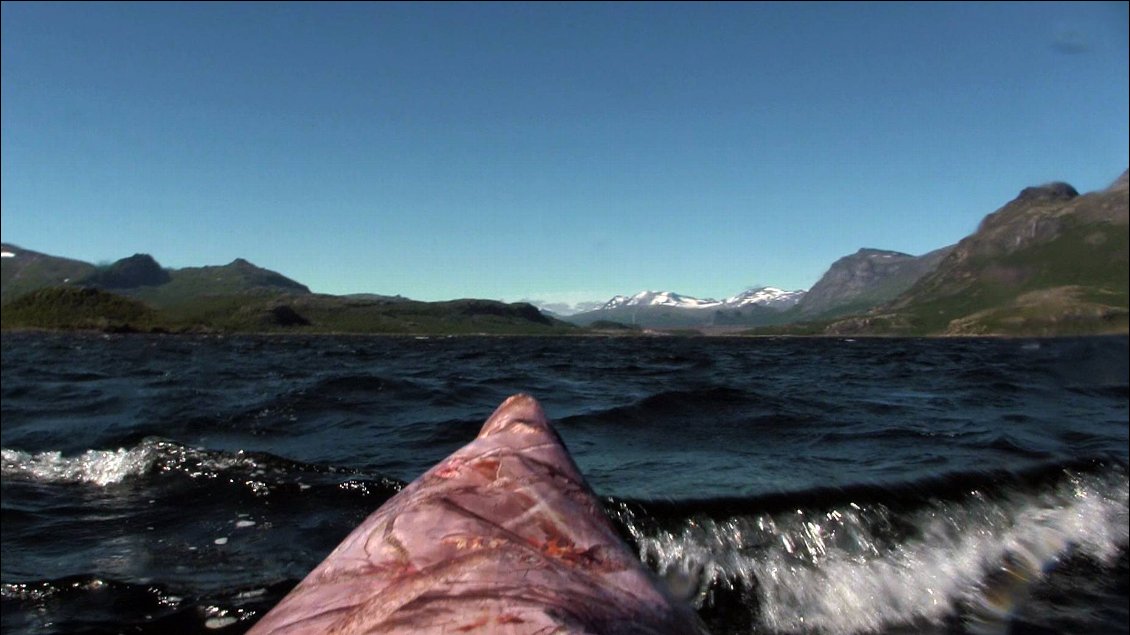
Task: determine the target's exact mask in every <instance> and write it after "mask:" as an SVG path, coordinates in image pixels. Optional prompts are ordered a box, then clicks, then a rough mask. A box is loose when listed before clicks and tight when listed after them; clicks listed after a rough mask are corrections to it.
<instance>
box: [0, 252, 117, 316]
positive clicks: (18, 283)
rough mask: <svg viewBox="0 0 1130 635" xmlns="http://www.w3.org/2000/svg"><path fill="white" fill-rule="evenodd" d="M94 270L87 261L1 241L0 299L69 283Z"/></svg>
mask: <svg viewBox="0 0 1130 635" xmlns="http://www.w3.org/2000/svg"><path fill="white" fill-rule="evenodd" d="M96 271H97V268H96V267H95V266H94V265H92V264H90V263H87V262H82V261H80V260H71V259H70V258H59V257H57V256H49V255H47V254H42V253H39V252H38V251H32V250H30V249H24V248H22V247H17V246H16V245H11V244H8V243H3V244H0V302H4V303H6V302H8V301H9V300H12V299H15V298H17V297H19V296H21V295H23V294H25V293H29V292H31V291H35V290H36V289H43V288H46V287H53V286H58V285H63V284H70V283H71V282H73V281H75V280H82V279H85V278H87V277H90V276H91V275H94V274H95V273H96Z"/></svg>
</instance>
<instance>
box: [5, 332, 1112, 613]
mask: <svg viewBox="0 0 1130 635" xmlns="http://www.w3.org/2000/svg"><path fill="white" fill-rule="evenodd" d="M2 345H3V356H2V362H3V400H2V402H3V420H2V446H3V481H2V483H3V489H2V493H3V526H2V529H3V531H2V536H3V539H2V558H0V577H2V583H3V597H2V602H3V607H2V608H3V631H4V632H5V633H196V632H222V633H234V632H242V631H244V630H246V629H247V628H249V627H250V626H251V624H253V623H254V621H255V620H256V619H257V618H258V617H259V616H261V615H262V614H263V613H264V612H265V611H266V610H268V609H269V608H270V607H271V606H273V605H274V604H275V603H276V602H277V601H278V600H279V599H281V597H282V596H283V595H285V593H286V592H287V591H289V589H290V588H291V587H293V586H294V585H295V584H296V583H297V582H298V581H299V580H300V579H301V578H302V577H303V576H304V575H305V574H306V573H307V572H308V571H309V570H310V569H311V568H313V567H314V565H316V564H317V563H318V562H319V561H320V560H321V559H322V558H323V557H324V556H325V555H326V554H327V553H328V552H329V551H330V550H331V549H332V548H333V547H334V546H335V545H336V544H337V543H338V542H339V541H340V540H341V539H342V538H343V537H344V536H345V535H346V534H347V533H348V532H349V531H350V530H351V529H352V528H353V527H354V526H355V525H356V524H357V523H359V522H360V521H361V520H362V519H363V518H364V517H365V516H367V515H368V514H369V513H370V512H371V511H372V510H374V509H376V508H377V507H378V506H379V505H380V504H381V503H382V502H383V501H385V500H386V499H387V498H388V497H389V496H391V495H392V494H393V493H395V492H396V491H397V490H398V489H399V488H400V487H401V486H402V485H403V483H404V482H406V481H408V480H411V479H413V478H415V477H416V476H418V475H419V474H420V473H422V472H423V471H424V470H425V469H427V468H428V467H430V466H431V465H433V464H434V463H436V462H437V461H439V460H440V459H442V458H443V457H444V456H446V455H447V454H448V453H450V452H451V451H453V450H454V449H456V448H457V447H459V446H461V445H463V444H464V443H466V442H467V441H469V440H470V439H472V438H473V437H474V436H475V434H476V432H477V431H478V428H479V427H480V425H481V424H482V422H483V420H484V419H485V418H486V417H487V416H488V415H489V414H490V413H491V411H492V410H493V409H494V408H495V407H496V406H497V405H498V403H499V402H501V401H502V399H504V398H505V397H506V396H507V395H509V394H511V393H514V392H519V391H525V392H529V393H531V394H533V395H535V396H536V397H538V398H539V399H540V400H541V401H542V403H543V405H544V406H545V408H546V410H547V412H548V413H549V415H550V416H551V417H552V418H553V419H554V420H555V422H556V424H557V427H558V429H559V431H560V432H561V435H562V436H563V437H564V439H565V441H566V443H567V444H568V446H569V448H570V450H571V451H572V452H573V455H574V457H575V458H576V460H577V463H578V464H579V465H580V467H581V469H582V471H583V472H584V473H585V474H586V476H587V477H588V479H589V482H590V484H591V485H592V486H593V488H594V489H595V490H596V491H597V493H598V494H599V495H601V496H603V497H606V499H605V500H606V505H607V509H608V511H609V513H610V515H611V516H612V517H613V519H614V520H615V521H616V523H617V524H618V526H619V528H620V529H621V531H622V533H623V534H624V536H625V538H626V539H627V540H628V541H629V542H630V543H631V544H632V545H633V546H634V547H635V548H636V549H637V551H638V552H639V553H640V555H641V557H642V558H643V559H644V560H645V562H647V563H648V564H649V565H650V566H651V567H653V568H655V569H656V570H658V571H660V572H662V573H670V572H673V571H684V572H687V575H686V576H684V581H685V582H689V586H688V590H689V592H690V593H691V595H692V596H693V597H692V601H694V602H695V603H696V606H698V607H699V609H700V612H701V614H702V615H703V617H704V619H705V620H706V622H707V623H708V624H709V625H710V627H711V629H712V631H713V632H715V633H746V632H758V633H796V632H822V633H865V632H882V633H902V632H906V633H914V632H923V631H930V632H944V633H951V632H952V633H959V632H1008V631H1009V630H1011V632H1015V633H1106V632H1116V633H1126V632H1128V631H1130V627H1128V626H1127V624H1128V620H1130V617H1128V613H1127V600H1128V598H1130V592H1128V578H1130V574H1128V565H1127V560H1128V559H1127V542H1128V520H1127V519H1128V511H1127V509H1128V504H1127V499H1128V476H1127V474H1128V472H1127V462H1128V450H1127V420H1128V401H1130V399H1128V394H1130V391H1128V385H1127V373H1128V368H1127V366H1128V363H1127V362H1128V349H1127V338H1125V337H1119V338H1094V339H1065V340H1039V341H1038V340H980V339H978V340H859V341H852V340H834V339H815V340H810V339H745V340H743V339H722V338H719V339H705V338H698V339H674V338H654V339H598V338H592V339H587V338H577V339H574V338H454V339H416V338H349V337H315V338H285V337H269V338H267V337H228V338H203V337H201V338H196V337H158V336H154V337H149V336H114V337H108V336H71V335H67V336H62V335H26V334H21V335H5V336H3V340H2Z"/></svg>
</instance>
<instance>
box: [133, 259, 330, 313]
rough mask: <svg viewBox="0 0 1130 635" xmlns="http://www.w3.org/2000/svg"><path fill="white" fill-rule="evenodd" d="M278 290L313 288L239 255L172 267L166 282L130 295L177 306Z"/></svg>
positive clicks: (295, 291)
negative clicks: (228, 259) (210, 262)
mask: <svg viewBox="0 0 1130 635" xmlns="http://www.w3.org/2000/svg"><path fill="white" fill-rule="evenodd" d="M119 262H121V261H119ZM116 264H117V263H115V265H116ZM112 266H113V265H112ZM278 293H285V294H298V295H306V294H309V293H310V289H309V288H307V286H306V285H304V284H302V283H299V282H295V281H294V280H291V279H290V278H288V277H286V276H284V275H282V274H281V273H278V272H276V271H271V270H270V269H264V268H262V267H258V266H256V265H254V264H252V263H250V262H248V261H246V260H244V259H243V258H236V259H235V260H233V261H231V262H230V263H228V264H226V265H218V266H206V267H184V268H183V269H170V270H169V279H168V281H167V282H165V283H164V284H160V285H156V286H150V287H137V288H133V289H131V290H129V292H128V295H132V296H134V297H137V298H140V299H142V300H145V301H146V302H149V303H151V304H153V305H155V306H173V305H179V304H184V303H192V302H197V301H198V300H199V298H201V297H203V296H225V295H248V294H252V295H254V294H259V295H264V294H265V295H272V294H278Z"/></svg>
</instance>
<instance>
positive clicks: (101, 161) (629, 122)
mask: <svg viewBox="0 0 1130 635" xmlns="http://www.w3.org/2000/svg"><path fill="white" fill-rule="evenodd" d="M1127 6H1128V4H1127V3H1126V2H1115V3H1074V2H1072V3H1042V2H1041V3H1011V2H1010V3H1001V4H984V3H954V4H899V3H874V4H847V3H833V4H821V3H797V4H791V3H783V4H777V3H766V4H762V3H756V4H741V3H720V4H710V3H689V4H680V3H662V4H646V3H625V4H588V3H576V4H574V3H565V4H555V3H540V2H539V3H530V4H524V3H504V4H491V3H459V4H431V3H410V4H398V3H374V4H367V3H351V4H330V3H318V4H290V3H285V4H272V3H253V4H219V3H187V4H179V3H178V4H164V3H134V4H95V3H69V4H54V3H20V2H15V3H12V2H5V3H4V4H3V5H2V12H3V15H2V21H0V25H2V26H0V28H2V38H0V46H2V58H0V65H2V92H0V97H2V112H0V118H2V155H0V158H2V166H0V168H2V187H0V214H2V239H3V241H4V242H8V243H14V244H17V245H19V246H21V247H24V248H27V249H32V250H36V251H41V252H45V253H49V254H52V255H58V256H65V257H70V258H77V259H81V260H86V261H89V262H95V263H98V262H109V261H113V260H116V259H118V258H122V257H126V256H129V255H132V254H134V253H136V252H143V253H149V254H151V255H153V256H154V257H155V258H156V259H157V260H158V262H160V263H161V264H162V265H164V266H166V267H186V266H201V265H216V264H225V263H227V262H230V261H231V260H233V259H235V258H237V257H242V258H245V259H247V260H250V261H251V262H253V263H255V264H257V265H259V266H262V267H266V268H268V269H273V270H275V271H279V272H280V273H283V274H284V275H286V276H288V277H291V278H293V279H295V280H298V281H299V282H302V283H304V284H306V285H308V286H309V287H310V288H311V289H312V290H314V291H317V292H323V293H333V294H346V293H362V292H372V293H382V294H400V295H404V296H407V297H411V298H415V299H420V300H443V299H451V298H458V297H480V298H493V299H501V300H506V301H517V300H522V299H532V300H540V301H543V302H555V301H556V302H562V301H563V302H570V303H571V302H577V301H581V300H593V301H603V300H606V299H608V298H609V297H611V296H612V295H614V294H630V293H635V292H637V291H641V290H644V289H655V290H659V289H663V290H670V291H676V292H679V293H682V294H686V295H692V296H696V297H703V298H705V297H715V298H722V297H725V296H729V295H734V294H736V293H739V292H741V291H743V290H744V289H746V288H749V287H752V286H763V285H768V286H777V287H782V288H786V289H799V288H804V289H806V288H808V287H810V286H811V285H812V284H813V283H815V282H816V280H817V279H819V277H820V276H821V275H822V274H823V273H824V272H825V271H826V270H827V269H828V267H829V266H830V265H831V264H832V262H834V261H835V260H836V259H838V258H840V257H842V256H845V255H847V254H850V253H853V252H855V251H856V250H857V249H859V248H861V247H874V248H881V249H893V250H897V251H903V252H907V253H912V254H921V253H925V252H927V251H930V250H933V249H936V248H939V247H942V246H945V245H948V244H952V243H954V242H956V241H958V240H959V239H961V238H962V237H964V236H966V235H968V234H969V233H971V232H972V231H973V230H975V229H976V227H977V224H978V223H979V222H980V220H981V219H982V218H983V217H984V216H985V215H986V214H988V213H990V212H992V211H993V210H995V209H997V208H998V207H1000V206H1001V205H1003V204H1004V203H1006V202H1008V201H1009V200H1010V199H1011V198H1013V197H1014V196H1015V195H1016V194H1017V193H1018V192H1019V191H1020V190H1021V189H1022V188H1023V187H1025V186H1028V185H1037V184H1040V183H1045V182H1048V181H1052V180H1063V181H1067V182H1069V183H1071V184H1072V185H1074V186H1075V187H1076V188H1077V189H1079V190H1080V191H1091V190H1096V189H1101V188H1103V187H1106V186H1107V185H1108V184H1109V183H1110V182H1111V181H1113V180H1114V179H1115V178H1116V177H1117V176H1118V175H1119V174H1121V173H1122V171H1123V170H1125V169H1126V168H1127V164H1128V163H1130V159H1128V152H1130V150H1128V147H1130V141H1128V138H1130V125H1128V121H1130V106H1128V102H1130V97H1128V93H1130V86H1128V79H1127V77H1128V75H1130V67H1128V57H1130V46H1128V37H1127V36H1128V33H1127V31H1128V27H1127V23H1128V12H1127Z"/></svg>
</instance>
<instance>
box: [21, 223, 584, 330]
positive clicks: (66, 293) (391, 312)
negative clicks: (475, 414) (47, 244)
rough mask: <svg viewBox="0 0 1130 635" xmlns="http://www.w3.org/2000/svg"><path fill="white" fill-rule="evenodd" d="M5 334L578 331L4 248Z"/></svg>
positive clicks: (230, 273)
mask: <svg viewBox="0 0 1130 635" xmlns="http://www.w3.org/2000/svg"><path fill="white" fill-rule="evenodd" d="M0 256H2V258H0V281H2V287H0V300H2V302H3V305H4V310H3V313H2V314H0V315H2V319H3V327H4V328H56V329H96V330H111V331H115V330H125V331H130V330H148V331H173V332H185V331H187V332H197V331H205V332H208V331H244V332H246V331H254V332H271V331H293V330H294V329H303V330H306V331H313V332H332V333H435V334H451V333H529V334H544V333H557V332H570V331H573V330H576V329H575V327H573V326H571V325H569V324H566V323H564V322H561V321H559V320H555V319H553V318H551V317H547V316H545V315H543V314H542V313H541V312H539V311H538V310H537V308H535V307H533V306H532V305H530V304H526V303H514V304H506V303H502V302H496V301H493V300H473V299H469V300H451V301H448V302H417V301H415V300H409V299H407V298H402V297H400V296H382V295H376V294H358V295H348V296H332V295H324V294H316V293H311V291H310V289H309V288H307V287H306V286H305V285H303V284H301V283H298V282H295V281H294V280H291V279H290V278H287V277H286V276H284V275H282V274H280V273H277V272H275V271H271V270H269V269H264V268H262V267H257V266H255V265H254V264H252V263H250V262H248V261H246V260H244V259H242V258H237V259H235V260H233V261H232V262H230V263H228V264H226V265H220V266H207V267H185V268H181V269H166V268H163V267H161V266H160V265H159V264H158V263H157V261H156V260H154V259H153V257H152V256H150V255H148V254H134V255H133V256H130V257H128V258H123V259H121V260H118V261H116V262H114V263H113V264H110V265H108V266H105V267H97V266H95V265H92V264H89V263H85V262H81V261H78V260H71V259H67V258H58V257H55V256H49V255H47V254H42V253H39V252H36V251H31V250H28V249H23V248H22V247H18V246H16V245H11V244H3V245H0Z"/></svg>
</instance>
